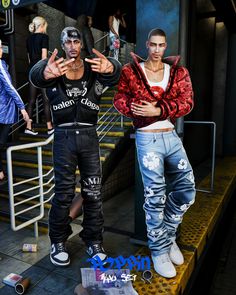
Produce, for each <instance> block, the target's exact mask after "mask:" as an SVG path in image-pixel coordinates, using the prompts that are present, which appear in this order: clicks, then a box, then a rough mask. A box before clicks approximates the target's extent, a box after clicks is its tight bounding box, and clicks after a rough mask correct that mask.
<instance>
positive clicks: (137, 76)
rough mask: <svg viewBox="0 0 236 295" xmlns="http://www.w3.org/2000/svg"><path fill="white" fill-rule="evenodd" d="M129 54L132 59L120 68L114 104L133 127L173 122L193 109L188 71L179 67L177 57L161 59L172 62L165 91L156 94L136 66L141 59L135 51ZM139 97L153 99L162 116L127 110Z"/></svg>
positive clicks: (139, 68) (149, 100)
mask: <svg viewBox="0 0 236 295" xmlns="http://www.w3.org/2000/svg"><path fill="white" fill-rule="evenodd" d="M131 56H132V58H133V62H132V63H130V64H126V65H125V66H124V67H123V69H122V73H121V77H120V81H119V84H118V92H117V94H116V95H115V97H114V106H115V108H116V109H117V110H118V111H119V112H120V113H121V114H123V115H125V116H126V117H130V118H132V119H133V124H134V127H136V128H141V127H145V126H148V125H150V124H152V123H154V122H157V121H162V120H165V119H167V118H170V120H171V121H172V122H174V121H175V119H176V118H178V117H182V116H184V115H187V114H188V113H190V111H191V110H192V108H193V90H192V83H191V79H190V76H189V72H188V70H187V69H186V68H184V67H182V66H178V62H179V60H180V57H179V56H171V57H167V58H165V59H163V62H165V63H168V64H170V65H171V70H170V78H169V82H168V85H167V88H166V91H162V92H161V91H160V92H159V93H158V94H154V93H153V92H152V91H151V88H150V86H149V84H148V81H147V79H146V77H145V75H144V73H143V71H142V69H141V67H140V65H139V62H141V61H143V60H142V59H141V58H140V57H138V56H137V55H136V54H134V53H131ZM140 100H146V101H148V102H153V101H156V102H157V104H156V106H157V107H160V108H161V115H160V116H158V117H141V116H137V115H134V114H133V113H132V112H131V109H130V107H131V103H133V102H135V103H139V104H141V102H140Z"/></svg>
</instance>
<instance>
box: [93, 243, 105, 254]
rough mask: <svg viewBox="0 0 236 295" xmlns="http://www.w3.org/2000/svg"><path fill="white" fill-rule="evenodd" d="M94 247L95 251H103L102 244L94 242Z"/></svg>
mask: <svg viewBox="0 0 236 295" xmlns="http://www.w3.org/2000/svg"><path fill="white" fill-rule="evenodd" d="M92 248H93V251H94V252H95V253H100V252H103V250H102V247H101V245H99V244H94V245H92Z"/></svg>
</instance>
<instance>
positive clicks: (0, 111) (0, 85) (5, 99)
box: [0, 59, 25, 124]
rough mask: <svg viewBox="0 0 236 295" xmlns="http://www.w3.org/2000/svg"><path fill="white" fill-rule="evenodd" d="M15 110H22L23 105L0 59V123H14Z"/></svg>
mask: <svg viewBox="0 0 236 295" xmlns="http://www.w3.org/2000/svg"><path fill="white" fill-rule="evenodd" d="M17 108H19V109H20V110H22V109H24V108H25V106H24V103H23V101H22V99H21V98H20V96H19V94H18V93H17V91H16V89H15V88H14V87H13V85H12V82H11V77H10V74H9V73H8V70H7V65H6V63H5V61H3V60H1V59H0V123H1V124H12V123H15V122H16V121H17V119H18V112H17Z"/></svg>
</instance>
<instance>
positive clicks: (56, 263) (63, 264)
mask: <svg viewBox="0 0 236 295" xmlns="http://www.w3.org/2000/svg"><path fill="white" fill-rule="evenodd" d="M50 260H51V262H52V264H54V265H57V266H68V265H69V264H70V260H69V261H68V262H62V263H60V262H57V261H55V260H53V258H52V257H51V255H50Z"/></svg>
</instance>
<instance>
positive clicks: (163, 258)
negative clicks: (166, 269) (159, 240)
mask: <svg viewBox="0 0 236 295" xmlns="http://www.w3.org/2000/svg"><path fill="white" fill-rule="evenodd" d="M160 260H161V263H166V262H170V258H169V256H168V255H165V256H162V257H160Z"/></svg>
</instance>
